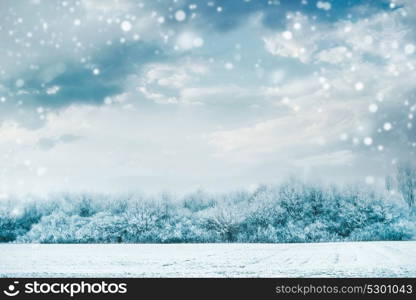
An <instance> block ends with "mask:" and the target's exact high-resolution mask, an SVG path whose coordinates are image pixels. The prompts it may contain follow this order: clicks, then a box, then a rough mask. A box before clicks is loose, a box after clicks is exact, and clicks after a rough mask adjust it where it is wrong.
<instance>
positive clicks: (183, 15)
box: [175, 10, 186, 22]
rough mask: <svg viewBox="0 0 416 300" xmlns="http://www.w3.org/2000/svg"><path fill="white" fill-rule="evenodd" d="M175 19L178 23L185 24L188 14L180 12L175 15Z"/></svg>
mask: <svg viewBox="0 0 416 300" xmlns="http://www.w3.org/2000/svg"><path fill="white" fill-rule="evenodd" d="M175 19H176V21H178V22H183V21H185V19H186V13H185V12H184V11H183V10H178V11H177V12H176V13H175Z"/></svg>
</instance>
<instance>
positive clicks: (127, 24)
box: [120, 21, 133, 32]
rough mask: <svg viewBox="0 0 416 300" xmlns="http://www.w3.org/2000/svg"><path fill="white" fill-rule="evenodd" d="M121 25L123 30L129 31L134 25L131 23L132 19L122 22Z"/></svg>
mask: <svg viewBox="0 0 416 300" xmlns="http://www.w3.org/2000/svg"><path fill="white" fill-rule="evenodd" d="M120 27H121V30H123V31H126V32H127V31H130V30H131V28H132V27H133V26H132V25H131V23H130V21H123V22H121V25H120Z"/></svg>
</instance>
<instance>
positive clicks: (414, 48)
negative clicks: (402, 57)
mask: <svg viewBox="0 0 416 300" xmlns="http://www.w3.org/2000/svg"><path fill="white" fill-rule="evenodd" d="M415 51H416V46H415V45H413V44H407V45H406V46H405V47H404V52H405V53H406V54H407V55H411V54H413V53H415Z"/></svg>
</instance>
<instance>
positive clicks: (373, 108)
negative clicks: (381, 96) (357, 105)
mask: <svg viewBox="0 0 416 300" xmlns="http://www.w3.org/2000/svg"><path fill="white" fill-rule="evenodd" d="M368 110H369V111H370V112H372V113H375V112H377V110H378V106H377V104H374V103H372V104H370V105H369V106H368Z"/></svg>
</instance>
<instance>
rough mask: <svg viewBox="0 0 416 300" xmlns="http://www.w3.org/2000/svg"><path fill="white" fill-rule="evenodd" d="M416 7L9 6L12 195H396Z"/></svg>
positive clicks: (5, 179)
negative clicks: (325, 185) (348, 189)
mask: <svg viewBox="0 0 416 300" xmlns="http://www.w3.org/2000/svg"><path fill="white" fill-rule="evenodd" d="M415 12H416V4H415V2H414V1H410V0H409V1H404V0H397V1H382V0H379V1H376V0H374V1H364V0H363V1H341V0H333V1H310V0H309V1H306V0H305V1H302V0H299V1H297V0H294V1H283V0H281V1H274V0H270V1H266V0H264V1H263V0H217V1H214V0H213V1H187V0H186V1H185V0H173V1H171V0H169V1H168V0H161V1H144V0H143V1H133V0H118V1H116V0H111V1H110V0H108V1H98V0H80V1H42V0H28V1H11V0H5V1H2V2H1V3H0V17H1V19H0V20H1V21H0V41H1V47H0V54H1V55H0V155H2V158H3V160H2V161H3V167H2V170H1V171H0V179H1V180H0V182H1V183H0V196H1V195H3V196H4V195H8V194H11V193H49V192H55V191H62V190H66V191H99V192H108V191H109V192H112V191H128V190H136V189H139V190H144V191H161V190H171V191H177V192H183V191H189V190H192V189H196V188H206V189H209V190H215V191H217V190H231V189H236V188H241V187H242V188H254V187H256V186H257V185H258V184H261V183H271V182H276V181H279V180H282V179H284V178H286V177H288V176H301V177H302V178H304V179H313V180H321V181H325V182H326V181H331V182H332V181H335V182H351V181H358V182H363V183H367V184H381V183H382V179H383V177H384V176H385V174H387V173H389V172H391V170H392V169H393V168H394V165H395V163H397V161H398V160H414V155H415V148H416V139H415V136H416V131H415V129H414V121H413V115H414V111H415V109H416V100H415V88H414V82H415V79H416V78H415V77H416V76H415V68H416V50H415V45H416V34H415V30H414V28H415V23H416V13H415Z"/></svg>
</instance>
